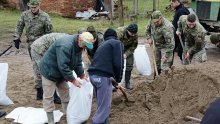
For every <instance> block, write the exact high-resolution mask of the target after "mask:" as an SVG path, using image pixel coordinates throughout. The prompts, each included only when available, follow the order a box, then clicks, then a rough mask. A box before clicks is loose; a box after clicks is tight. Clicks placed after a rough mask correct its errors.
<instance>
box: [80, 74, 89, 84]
mask: <svg viewBox="0 0 220 124" xmlns="http://www.w3.org/2000/svg"><path fill="white" fill-rule="evenodd" d="M80 79H81V80H86V82H89V80H88V77H87V76H86V75H81V76H80Z"/></svg>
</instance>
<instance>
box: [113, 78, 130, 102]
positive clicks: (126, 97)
mask: <svg viewBox="0 0 220 124" xmlns="http://www.w3.org/2000/svg"><path fill="white" fill-rule="evenodd" d="M111 80H112V83H113V86H114V87H115V88H116V89H119V90H120V91H121V93H122V94H123V96H124V97H125V101H128V96H127V94H126V93H125V91H124V90H123V88H122V86H116V85H114V84H117V82H116V80H115V79H114V78H111Z"/></svg>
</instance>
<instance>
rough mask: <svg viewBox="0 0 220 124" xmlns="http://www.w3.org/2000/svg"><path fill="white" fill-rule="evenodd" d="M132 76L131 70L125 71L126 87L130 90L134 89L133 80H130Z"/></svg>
mask: <svg viewBox="0 0 220 124" xmlns="http://www.w3.org/2000/svg"><path fill="white" fill-rule="evenodd" d="M130 78H131V71H125V88H126V89H128V90H132V89H133V87H132V85H131V82H130Z"/></svg>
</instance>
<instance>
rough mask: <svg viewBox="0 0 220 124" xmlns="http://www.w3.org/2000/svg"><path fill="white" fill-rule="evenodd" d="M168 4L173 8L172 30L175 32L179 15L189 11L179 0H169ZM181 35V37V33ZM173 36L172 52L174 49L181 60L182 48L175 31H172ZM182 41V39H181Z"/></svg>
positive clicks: (186, 13)
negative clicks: (173, 45)
mask: <svg viewBox="0 0 220 124" xmlns="http://www.w3.org/2000/svg"><path fill="white" fill-rule="evenodd" d="M170 4H171V7H172V8H173V9H174V10H175V14H174V17H173V22H172V23H173V26H174V28H175V31H174V32H176V30H177V22H178V20H179V18H180V16H182V15H188V14H189V13H190V12H189V10H188V9H187V8H186V7H184V6H183V4H181V3H180V0H171V2H170ZM181 37H182V38H183V35H182V36H181ZM174 38H175V47H174V51H173V54H174V53H175V51H177V54H178V56H179V58H180V60H181V61H182V54H183V48H182V46H181V44H180V40H179V37H178V36H177V35H176V33H174ZM183 41H184V39H183Z"/></svg>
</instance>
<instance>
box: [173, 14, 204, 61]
mask: <svg viewBox="0 0 220 124" xmlns="http://www.w3.org/2000/svg"><path fill="white" fill-rule="evenodd" d="M181 33H183V35H184V37H185V50H186V53H184V55H183V57H184V58H185V61H184V62H183V64H189V62H191V61H192V60H193V62H199V63H202V62H205V61H206V60H207V55H206V50H205V44H206V42H205V35H206V30H205V29H204V28H203V26H202V25H201V24H200V23H199V22H198V21H196V16H195V15H194V14H189V15H183V16H181V17H180V19H179V21H178V28H177V31H176V34H177V35H179V36H180V35H181Z"/></svg>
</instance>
